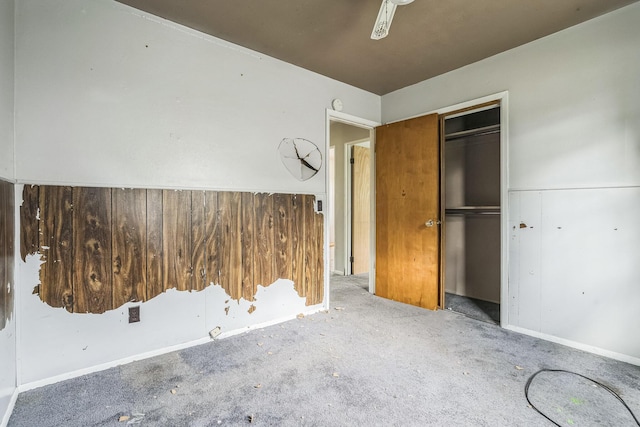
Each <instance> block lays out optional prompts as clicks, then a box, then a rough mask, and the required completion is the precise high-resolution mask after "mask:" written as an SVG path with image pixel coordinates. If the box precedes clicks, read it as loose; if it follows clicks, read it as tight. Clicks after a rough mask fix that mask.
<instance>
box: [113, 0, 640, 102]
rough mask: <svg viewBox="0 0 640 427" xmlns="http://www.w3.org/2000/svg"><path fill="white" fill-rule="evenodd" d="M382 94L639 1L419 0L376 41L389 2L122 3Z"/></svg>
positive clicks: (133, 0)
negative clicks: (381, 15) (376, 28)
mask: <svg viewBox="0 0 640 427" xmlns="http://www.w3.org/2000/svg"><path fill="white" fill-rule="evenodd" d="M118 1H119V2H121V3H124V4H128V5H130V6H133V7H135V8H137V9H140V10H142V11H145V12H148V13H151V14H153V15H157V16H160V17H162V18H166V19H168V20H171V21H174V22H177V23H179V24H182V25H185V26H187V27H191V28H193V29H196V30H199V31H202V32H204V33H207V34H210V35H212V36H215V37H218V38H221V39H223V40H227V41H229V42H232V43H234V44H237V45H240V46H244V47H247V48H249V49H252V50H255V51H258V52H261V53H263V54H265V55H268V56H272V57H275V58H278V59H281V60H283V61H286V62H289V63H291V64H295V65H297V66H300V67H302V68H306V69H308V70H311V71H315V72H316V73H319V74H322V75H325V76H327V77H331V78H333V79H336V80H339V81H341V82H344V83H347V84H350V85H352V86H356V87H359V88H361V89H364V90H367V91H369V92H373V93H375V94H378V95H384V94H386V93H389V92H392V91H394V90H397V89H400V88H403V87H405V86H409V85H411V84H414V83H417V82H420V81H422V80H426V79H428V78H431V77H434V76H437V75H439V74H443V73H446V72H447V71H451V70H454V69H456V68H459V67H462V66H464V65H467V64H471V63H473V62H476V61H478V60H481V59H483V58H486V57H489V56H492V55H495V54H497V53H500V52H503V51H506V50H508V49H511V48H514V47H516V46H519V45H522V44H525V43H528V42H530V41H533V40H536V39H538V38H540V37H544V36H546V35H549V34H552V33H554V32H557V31H560V30H562V29H564V28H567V27H570V26H572V25H576V24H578V23H580V22H584V21H586V20H589V19H591V18H594V17H596V16H599V15H603V14H605V13H607V12H610V11H613V10H615V9H618V8H620V7H622V6H626V5H628V4H631V3H634V2H636V1H638V0H606V1H603V0H535V1H532V0H415V1H414V2H413V3H411V4H409V5H406V6H399V7H398V9H397V11H396V14H395V17H394V18H393V24H392V26H391V30H390V32H389V36H388V37H387V38H385V39H382V40H378V41H375V40H371V38H370V36H371V31H372V29H373V24H374V22H375V20H376V17H377V14H378V10H379V8H380V3H381V1H380V0H293V1H285V0H226V1H223V0H207V1H203V0H179V1H176V0H118Z"/></svg>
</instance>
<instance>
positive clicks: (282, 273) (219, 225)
mask: <svg viewBox="0 0 640 427" xmlns="http://www.w3.org/2000/svg"><path fill="white" fill-rule="evenodd" d="M25 188H26V187H25ZM28 188H29V190H27V192H26V197H25V198H24V199H25V202H24V209H23V210H21V216H24V217H25V221H24V222H23V223H22V224H21V242H22V243H23V244H24V254H27V253H29V251H31V250H33V249H30V248H31V246H32V243H29V242H30V240H31V239H32V235H33V234H34V228H37V225H36V226H34V221H33V220H32V219H30V218H31V215H34V216H35V215H37V212H38V209H40V217H41V220H40V228H41V230H42V233H40V234H39V239H38V248H39V249H38V251H39V252H40V253H41V254H42V256H43V259H44V260H45V262H44V263H43V264H42V266H41V269H40V280H41V285H40V287H39V289H38V292H39V296H40V298H41V299H42V300H43V301H45V302H47V303H48V304H49V305H52V306H56V307H65V308H66V309H67V310H70V311H76V312H91V313H102V312H104V311H106V310H110V309H112V308H116V307H118V306H121V305H122V304H125V303H126V302H128V301H133V300H135V301H145V300H148V299H151V298H153V297H155V296H157V295H159V294H160V293H162V292H164V291H165V290H167V289H169V288H174V287H175V288H177V289H178V290H183V291H184V290H201V289H204V288H205V287H206V286H208V285H209V284H210V283H217V284H220V285H221V286H223V288H224V289H225V291H226V292H227V293H228V294H229V295H230V296H231V298H233V299H236V300H238V299H240V298H244V299H246V300H249V301H251V300H254V298H255V293H256V291H257V285H258V284H262V285H263V286H268V285H270V284H271V283H273V282H274V281H275V280H276V279H277V278H278V277H282V278H284V279H291V280H293V281H294V283H295V289H296V291H297V292H298V294H299V295H301V296H306V299H307V304H316V303H319V302H321V301H322V298H323V286H322V285H323V283H322V282H323V253H322V242H323V238H322V233H323V222H322V221H323V219H322V218H323V217H322V215H318V214H315V213H314V212H313V203H314V200H313V196H296V195H291V194H278V195H269V194H252V193H232V192H212V191H207V192H203V191H193V192H192V191H172V190H144V189H138V190H133V189H130V190H124V189H108V188H84V187H76V188H71V187H55V186H40V187H28ZM32 188H37V189H38V191H37V192H36V193H35V194H34V193H33V192H32V191H31V190H32ZM3 199H6V195H5V190H4V189H3V190H2V194H1V195H0V200H3ZM37 223H38V221H37V220H36V221H35V224H37ZM10 228H11V227H10ZM0 231H2V233H3V234H2V236H1V238H2V239H1V240H2V241H3V242H6V241H7V239H6V236H5V234H6V233H4V228H3V229H2V230H0ZM9 234H11V237H12V233H9ZM36 235H38V234H37V233H36ZM2 250H5V248H3V249H2ZM5 252H6V250H5ZM11 253H13V252H11ZM21 254H22V252H21ZM11 264H12V265H13V263H12V262H11ZM2 265H4V264H2ZM2 274H3V275H4V274H5V273H2ZM3 305H4V304H3Z"/></svg>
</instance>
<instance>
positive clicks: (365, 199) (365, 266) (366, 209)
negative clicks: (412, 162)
mask: <svg viewBox="0 0 640 427" xmlns="http://www.w3.org/2000/svg"><path fill="white" fill-rule="evenodd" d="M353 159H354V161H353V191H352V197H351V200H352V209H353V217H352V234H353V239H352V255H353V266H352V273H353V274H362V273H366V272H368V271H369V249H370V245H369V241H370V238H369V236H370V219H369V218H370V212H371V185H370V184H371V175H370V174H371V167H370V166H369V164H370V161H371V156H370V150H369V148H367V147H359V146H357V145H356V146H354V147H353Z"/></svg>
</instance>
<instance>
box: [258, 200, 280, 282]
mask: <svg viewBox="0 0 640 427" xmlns="http://www.w3.org/2000/svg"><path fill="white" fill-rule="evenodd" d="M253 202H254V212H255V224H256V230H255V233H254V246H255V252H254V259H255V265H254V268H255V271H254V277H255V282H256V284H259V285H262V286H269V285H270V284H272V283H273V282H274V281H275V279H276V277H275V276H276V274H275V271H274V268H275V261H274V255H273V249H274V244H275V243H274V241H275V237H274V219H273V195H270V194H264V193H260V194H255V195H254V197H253Z"/></svg>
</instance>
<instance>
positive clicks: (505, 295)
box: [370, 91, 509, 327]
mask: <svg viewBox="0 0 640 427" xmlns="http://www.w3.org/2000/svg"><path fill="white" fill-rule="evenodd" d="M490 102H499V103H500V206H501V212H500V213H501V215H500V234H501V235H500V326H501V327H505V326H506V325H509V270H508V268H509V149H508V148H509V92H508V91H504V92H498V93H494V94H491V95H487V96H483V97H480V98H475V99H472V100H469V101H465V102H460V103H457V104H453V105H450V106H447V107H442V108H438V109H436V110H431V111H427V112H425V113H420V114H416V115H413V116H410V117H405V118H403V119H399V120H394V121H391V122H388V123H396V122H402V121H404V120H409V119H412V118H415V117H421V116H426V115H428V114H434V113H436V114H438V115H444V114H447V113H452V112H454V111H459V110H465V109H469V110H472V109H473V107H475V106H480V105H482V104H487V103H490ZM372 154H374V157H375V151H374V152H373V153H372ZM374 167H375V164H374ZM374 191H375V188H374ZM372 194H373V196H372V197H373V198H374V199H375V193H372ZM441 209H442V210H444V206H441ZM441 215H442V218H444V212H441ZM372 221H375V219H372ZM441 233H442V229H441ZM441 242H444V236H441ZM374 244H375V242H374ZM442 244H443V243H442ZM441 250H442V248H441ZM443 255H444V254H443ZM374 256H375V253H374ZM441 259H442V261H441V266H440V267H441V269H442V267H443V266H444V265H443V264H442V263H443V262H444V256H442V258H441ZM374 263H375V261H374ZM441 274H444V270H441ZM440 282H441V283H440V284H439V286H440V288H441V292H443V291H444V282H443V280H442V278H441V280H440ZM370 287H371V285H370ZM373 287H374V289H375V283H374V284H373Z"/></svg>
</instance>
